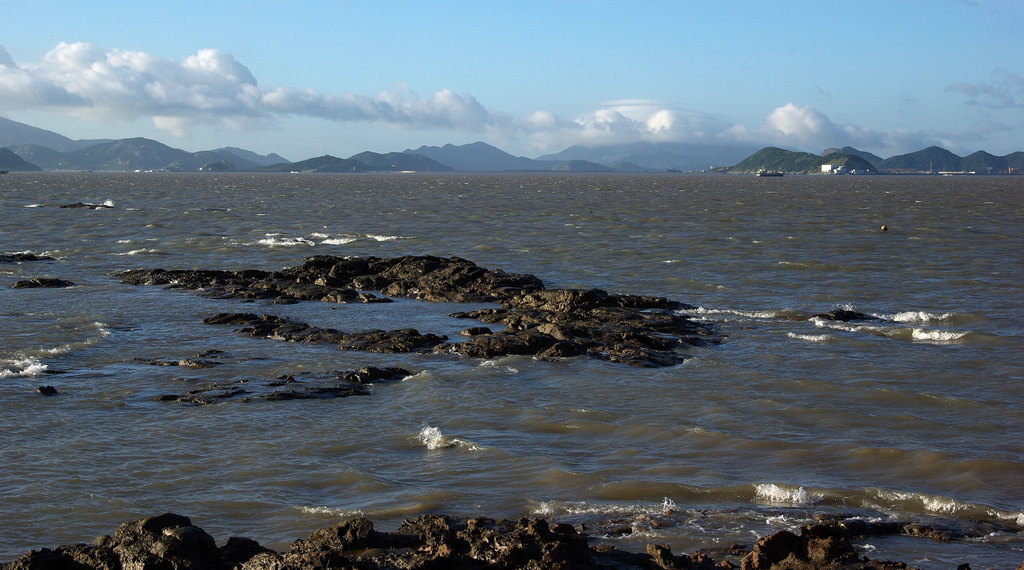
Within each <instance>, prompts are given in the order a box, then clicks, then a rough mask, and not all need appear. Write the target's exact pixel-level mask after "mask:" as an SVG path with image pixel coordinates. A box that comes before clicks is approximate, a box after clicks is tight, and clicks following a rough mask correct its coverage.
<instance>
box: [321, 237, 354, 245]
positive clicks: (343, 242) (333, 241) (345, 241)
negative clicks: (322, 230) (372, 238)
mask: <svg viewBox="0 0 1024 570" xmlns="http://www.w3.org/2000/svg"><path fill="white" fill-rule="evenodd" d="M354 241H356V238H354V237H343V238H328V239H325V240H323V241H322V242H320V243H322V244H324V245H346V244H350V243H352V242H354Z"/></svg>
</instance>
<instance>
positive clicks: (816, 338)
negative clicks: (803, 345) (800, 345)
mask: <svg viewBox="0 0 1024 570" xmlns="http://www.w3.org/2000/svg"><path fill="white" fill-rule="evenodd" d="M786 336H788V337H789V338H792V339H796V340H804V341H807V342H826V341H829V340H831V339H832V335H830V334H797V333H794V332H789V333H786Z"/></svg>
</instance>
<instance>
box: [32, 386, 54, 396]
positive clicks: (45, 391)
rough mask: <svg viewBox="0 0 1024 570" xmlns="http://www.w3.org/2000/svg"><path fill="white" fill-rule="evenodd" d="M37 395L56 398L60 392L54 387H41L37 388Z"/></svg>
mask: <svg viewBox="0 0 1024 570" xmlns="http://www.w3.org/2000/svg"><path fill="white" fill-rule="evenodd" d="M36 394H42V395H43V396H56V395H57V394H60V392H59V391H58V390H57V389H56V388H54V387H53V386H40V387H38V388H36Z"/></svg>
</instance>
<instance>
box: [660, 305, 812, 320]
mask: <svg viewBox="0 0 1024 570" xmlns="http://www.w3.org/2000/svg"><path fill="white" fill-rule="evenodd" d="M676 314H679V315H684V316H691V317H726V318H729V317H742V318H744V319H781V318H787V317H789V316H791V315H792V314H794V312H793V311H792V310H791V309H781V310H777V311H771V310H769V311H740V310H737V309H709V308H707V307H697V308H696V309H680V310H678V311H676Z"/></svg>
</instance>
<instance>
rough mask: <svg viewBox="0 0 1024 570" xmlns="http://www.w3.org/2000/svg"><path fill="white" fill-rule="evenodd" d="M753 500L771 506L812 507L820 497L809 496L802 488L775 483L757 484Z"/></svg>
mask: <svg viewBox="0 0 1024 570" xmlns="http://www.w3.org/2000/svg"><path fill="white" fill-rule="evenodd" d="M754 498H755V499H756V500H760V501H767V502H769V503H773V504H787V505H813V504H815V503H817V502H820V501H821V499H822V497H821V496H820V495H811V494H810V493H808V492H807V490H805V489H804V488H803V487H796V488H793V487H784V486H782V485H776V484H775V483H759V484H757V485H755V486H754Z"/></svg>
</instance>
